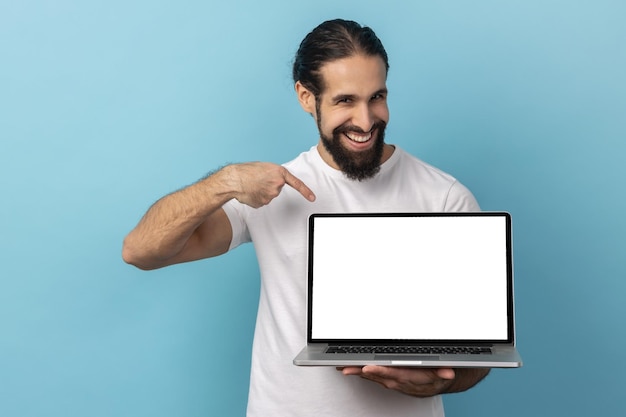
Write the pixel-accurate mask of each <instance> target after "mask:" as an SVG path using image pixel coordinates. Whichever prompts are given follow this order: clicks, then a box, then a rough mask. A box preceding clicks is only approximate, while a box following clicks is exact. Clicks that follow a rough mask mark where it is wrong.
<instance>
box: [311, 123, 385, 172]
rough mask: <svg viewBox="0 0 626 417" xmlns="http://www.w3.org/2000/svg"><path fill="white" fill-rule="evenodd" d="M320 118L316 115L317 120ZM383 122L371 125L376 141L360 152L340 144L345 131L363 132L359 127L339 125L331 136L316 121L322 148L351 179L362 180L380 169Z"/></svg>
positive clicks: (383, 137) (383, 141)
mask: <svg viewBox="0 0 626 417" xmlns="http://www.w3.org/2000/svg"><path fill="white" fill-rule="evenodd" d="M319 120H320V118H319V117H318V121H319ZM386 126H387V124H386V123H385V122H383V121H382V120H381V121H378V122H376V123H374V126H373V127H372V130H371V132H372V134H375V135H376V137H375V138H374V139H370V140H375V141H376V143H374V146H372V147H371V148H370V149H368V150H366V151H362V152H354V151H351V150H349V149H346V148H345V147H344V146H343V145H342V144H341V136H342V135H344V134H345V133H346V132H355V133H360V134H365V133H366V132H364V131H363V130H362V129H361V128H358V127H356V126H351V125H341V126H339V127H337V128H335V129H334V130H333V136H332V138H330V137H328V136H326V135H324V134H323V133H322V129H321V123H318V129H319V131H320V138H321V140H322V144H323V145H324V148H326V150H327V151H328V153H329V154H330V155H331V156H332V158H333V160H334V161H335V163H336V164H337V166H338V167H339V169H340V170H341V172H343V173H344V175H346V177H348V178H349V179H351V180H357V181H363V180H366V179H368V178H372V177H373V176H374V175H376V174H377V173H378V171H380V161H381V160H382V157H383V150H384V147H385V127H386Z"/></svg>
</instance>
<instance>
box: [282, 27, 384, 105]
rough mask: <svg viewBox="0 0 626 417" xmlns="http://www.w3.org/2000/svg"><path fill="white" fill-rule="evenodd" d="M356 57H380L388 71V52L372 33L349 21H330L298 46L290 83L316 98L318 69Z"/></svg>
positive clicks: (320, 84)
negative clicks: (298, 84) (360, 55)
mask: <svg viewBox="0 0 626 417" xmlns="http://www.w3.org/2000/svg"><path fill="white" fill-rule="evenodd" d="M357 54H364V55H368V56H376V55H378V56H380V57H381V58H382V60H383V62H384V63H385V67H386V69H387V71H389V61H388V58H387V52H385V48H384V47H383V44H382V42H381V41H380V39H378V37H377V36H376V34H375V33H374V31H373V30H372V29H370V28H369V27H367V26H361V25H360V24H358V23H357V22H353V21H351V20H343V19H336V20H329V21H326V22H324V23H322V24H321V25H319V26H318V27H316V28H315V29H313V30H312V31H311V32H310V33H309V34H308V35H306V37H305V38H304V39H303V40H302V43H300V48H298V52H297V53H296V58H295V60H294V63H293V81H294V82H298V81H300V83H302V85H304V87H306V88H307V89H308V90H309V91H311V92H312V93H313V94H314V95H315V97H319V95H320V94H321V93H322V92H323V91H324V85H323V80H322V77H321V76H320V69H321V68H322V66H323V65H324V64H326V63H328V62H331V61H335V60H338V59H342V58H348V57H351V56H354V55H357Z"/></svg>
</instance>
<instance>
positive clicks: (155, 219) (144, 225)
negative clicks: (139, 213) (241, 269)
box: [122, 162, 315, 270]
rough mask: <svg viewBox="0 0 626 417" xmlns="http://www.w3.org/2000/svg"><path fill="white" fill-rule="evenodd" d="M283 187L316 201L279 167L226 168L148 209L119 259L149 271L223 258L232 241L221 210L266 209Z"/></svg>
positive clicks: (228, 224) (234, 166) (131, 233)
mask: <svg viewBox="0 0 626 417" xmlns="http://www.w3.org/2000/svg"><path fill="white" fill-rule="evenodd" d="M285 184H288V185H290V186H291V187H293V188H295V189H296V190H297V191H299V192H300V193H301V194H302V195H303V196H304V197H305V198H307V199H308V200H309V201H313V200H314V199H315V196H314V194H313V192H312V191H311V190H310V189H309V188H308V187H307V186H306V185H305V184H304V183H303V182H302V181H300V180H299V179H298V178H296V177H294V176H293V175H292V174H291V173H290V172H289V171H287V169H285V168H284V167H282V166H280V165H276V164H271V163H262V162H253V163H247V164H236V165H229V166H226V167H224V168H222V169H221V170H219V171H217V172H215V173H214V174H212V175H210V176H208V177H206V178H204V179H202V180H200V181H198V182H197V183H195V184H193V185H190V186H189V187H186V188H183V189H182V190H179V191H176V192H174V193H172V194H169V195H167V196H165V197H163V198H162V199H160V200H159V201H157V202H156V203H155V204H154V205H153V206H152V207H150V209H149V210H148V212H147V213H146V214H145V215H144V216H143V218H142V219H141V221H140V222H139V224H137V226H136V227H135V228H134V229H133V230H132V231H131V232H130V233H129V234H128V236H126V238H125V239H124V246H123V249H122V258H123V259H124V261H125V262H127V263H129V264H132V265H135V266H136V267H138V268H140V269H146V270H148V269H156V268H161V267H164V266H168V265H172V264H176V263H181V262H189V261H194V260H198V259H204V258H210V257H213V256H217V255H221V254H223V253H225V252H226V251H227V250H228V248H229V246H230V242H231V239H232V229H231V226H230V222H229V220H228V217H227V216H226V213H225V212H224V210H223V209H222V206H223V205H224V204H225V203H226V202H227V201H229V200H231V199H233V198H236V199H237V200H238V201H240V202H241V203H243V204H247V205H249V206H251V207H254V208H258V207H261V206H264V205H266V204H269V202H270V201H271V200H273V199H274V198H275V197H277V196H278V195H279V194H280V192H281V190H282V188H283V186H284V185H285Z"/></svg>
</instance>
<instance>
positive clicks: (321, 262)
mask: <svg viewBox="0 0 626 417" xmlns="http://www.w3.org/2000/svg"><path fill="white" fill-rule="evenodd" d="M308 240H309V242H308V245H309V246H308V294H307V308H308V311H307V345H306V346H305V347H304V348H303V349H302V351H301V352H300V353H299V354H298V355H297V357H296V358H295V359H294V360H293V363H294V364H295V365H304V366H361V365H387V366H423V367H487V368H495V367H499V368H515V367H520V366H522V360H521V357H520V355H519V353H518V352H517V350H516V348H515V327H514V324H515V320H514V303H513V260H512V256H513V252H512V243H511V240H512V236H511V216H510V215H509V214H508V213H505V212H471V213H468V212H462V213H341V214H330V213H324V214H313V215H311V216H310V217H309V224H308Z"/></svg>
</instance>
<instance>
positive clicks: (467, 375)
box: [337, 365, 489, 397]
mask: <svg viewBox="0 0 626 417" xmlns="http://www.w3.org/2000/svg"><path fill="white" fill-rule="evenodd" d="M337 370H339V371H341V372H342V373H343V374H344V375H355V376H360V377H362V378H365V379H369V380H370V381H374V382H377V383H379V384H381V385H382V386H384V387H385V388H387V389H393V390H396V391H400V392H402V393H404V394H407V395H411V396H414V397H430V396H433V395H439V394H443V393H446V392H452V391H456V390H459V391H464V390H466V389H469V388H471V387H472V386H473V385H474V384H475V382H476V379H477V378H478V379H479V380H482V379H483V378H484V377H486V376H487V374H488V373H489V369H487V368H476V369H474V368H460V369H450V368H413V367H410V368H404V367H390V366H376V365H371V366H364V367H356V366H354V367H340V368H337Z"/></svg>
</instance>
